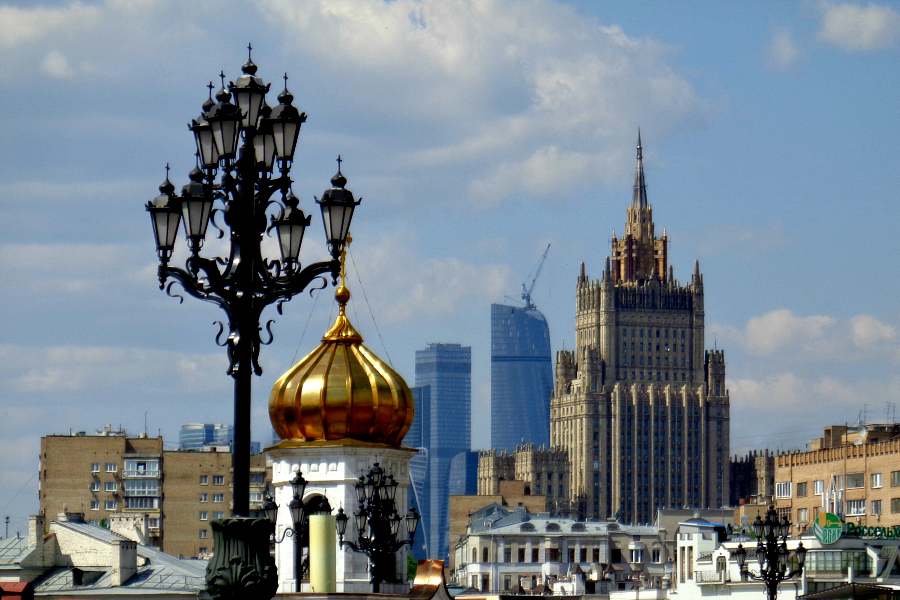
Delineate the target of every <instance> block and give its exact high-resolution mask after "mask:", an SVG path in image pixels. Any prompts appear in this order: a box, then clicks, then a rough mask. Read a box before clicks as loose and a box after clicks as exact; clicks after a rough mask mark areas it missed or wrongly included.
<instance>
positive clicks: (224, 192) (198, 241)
mask: <svg viewBox="0 0 900 600" xmlns="http://www.w3.org/2000/svg"><path fill="white" fill-rule="evenodd" d="M251 49H252V48H251ZM256 68H257V67H256V65H255V64H254V63H253V61H252V60H250V59H248V60H247V62H246V63H245V64H244V65H243V67H242V71H243V74H242V75H241V76H240V77H238V79H237V82H233V83H229V84H228V89H226V86H225V75H224V73H223V74H221V77H222V88H221V89H220V90H219V92H218V93H217V94H216V97H215V100H213V98H212V88H213V86H212V84H210V85H209V88H210V98H209V99H207V100H206V102H205V103H204V104H203V111H202V112H201V114H200V116H199V117H197V118H196V119H194V120H193V121H192V123H191V124H190V125H189V128H190V129H191V131H192V132H193V133H194V138H195V141H196V144H197V163H198V166H197V167H196V168H195V169H194V170H193V171H191V174H190V183H188V184H187V185H185V186H184V188H183V189H182V193H181V195H177V194H176V193H175V186H174V185H172V183H171V182H170V181H169V177H168V167H166V180H165V181H164V182H163V184H162V185H160V187H159V191H160V195H159V196H157V197H156V198H155V199H154V200H152V201H150V202H149V203H148V204H147V210H148V211H149V212H150V216H151V218H152V221H153V231H154V234H155V236H156V248H157V254H158V255H159V261H160V266H159V286H160V289H165V290H166V292H167V293H168V294H169V295H170V296H175V297H178V298H179V299H181V297H180V296H178V295H177V294H173V293H172V286H173V285H174V284H175V283H176V282H177V283H178V284H179V285H181V287H182V288H183V289H184V290H185V291H186V292H187V293H188V294H190V295H191V296H194V297H195V298H199V299H200V300H206V301H207V302H212V303H213V304H217V305H218V306H219V307H220V308H221V309H222V310H223V311H225V314H226V316H227V320H228V324H227V330H228V333H227V337H226V336H225V328H226V326H225V325H224V324H223V323H221V322H219V333H218V335H217V337H216V343H217V344H218V345H220V346H225V347H227V350H228V360H229V367H228V374H229V375H231V377H232V378H233V379H234V446H233V448H232V460H233V474H232V477H233V482H234V488H233V490H234V492H233V503H234V504H233V512H234V514H235V515H238V516H245V517H246V516H249V512H250V510H249V509H250V402H251V378H252V375H253V374H254V373H255V374H256V375H260V374H261V373H262V368H261V367H260V365H259V350H260V346H261V345H266V344H269V343H271V341H272V332H271V329H270V326H271V323H272V321H269V322H268V323H266V326H265V328H266V332H267V333H268V339H267V340H265V341H263V339H262V337H261V335H260V334H261V330H262V328H261V327H260V315H261V313H262V311H263V309H264V308H266V307H267V306H269V305H271V304H277V308H278V312H279V314H280V313H281V304H282V303H283V302H285V301H287V300H290V299H291V297H292V296H294V295H296V294H298V293H300V292H302V291H303V290H304V289H306V287H307V286H308V285H309V284H310V283H312V282H313V281H314V280H315V279H316V278H318V277H320V276H322V275H324V274H326V273H330V274H331V277H332V281H333V282H336V281H335V280H336V278H337V275H338V272H339V271H340V260H339V257H340V254H341V250H342V248H343V245H344V242H345V241H346V238H347V231H348V230H349V227H350V220H351V218H352V217H353V210H354V208H355V207H356V205H358V204H359V201H358V200H355V199H354V198H353V194H352V193H351V192H350V191H349V190H347V189H345V187H344V185H345V184H346V182H347V180H346V178H344V176H343V175H342V174H341V171H340V157H338V173H337V175H335V176H334V178H332V185H333V187H332V188H331V189H329V190H327V191H326V192H325V194H324V195H323V197H322V199H321V200H318V199H317V202H318V204H319V207H320V209H321V211H322V219H323V223H324V225H325V233H326V239H327V245H328V247H329V249H330V251H331V257H332V259H331V260H330V261H327V262H318V263H313V264H309V265H306V266H305V267H302V268H301V263H300V260H299V254H300V246H301V243H302V241H303V233H304V230H305V228H306V226H307V225H309V223H310V217H308V216H306V215H305V214H304V213H303V211H302V210H300V208H299V207H298V204H299V203H298V201H297V198H296V197H294V195H293V193H292V192H291V182H292V180H291V178H290V170H291V166H292V163H293V157H294V149H295V147H296V144H297V139H298V137H299V134H300V126H301V125H302V124H303V122H304V121H306V113H301V112H299V111H298V110H297V109H296V108H295V107H294V106H293V105H292V102H293V100H294V97H293V96H292V95H291V93H290V92H289V91H288V89H287V75H285V78H284V79H285V88H284V91H282V92H281V93H280V94H279V95H278V102H279V103H278V105H277V106H275V107H274V108H271V107H269V106H267V105H266V102H265V95H266V92H267V91H268V90H269V84H264V83H263V82H262V79H260V78H259V77H257V76H256ZM232 98H233V99H234V103H232V101H231V100H232ZM217 174H218V175H219V178H218V181H217ZM278 192H280V200H279V199H278V198H277V197H276V194H277V193H278ZM216 201H219V202H221V204H222V206H221V207H219V208H214V207H213V206H214V204H215V202H216ZM270 208H273V209H274V211H270V212H267V211H269V209H270ZM216 213H219V214H220V215H221V216H222V219H223V221H224V226H225V228H226V229H227V230H229V237H230V248H229V251H228V253H227V255H226V256H222V257H218V256H215V257H212V258H204V257H201V256H200V250H201V248H202V247H203V242H204V240H205V239H206V231H207V226H208V225H209V223H210V221H212V222H213V226H214V227H216V229H218V231H219V235H218V237H219V238H221V237H223V236H224V235H225V231H224V230H223V229H221V228H219V227H218V224H217V223H216V219H215V215H216ZM181 221H184V229H185V236H186V238H187V243H188V248H189V249H190V252H191V254H190V257H189V258H188V259H187V262H186V263H185V268H184V269H181V268H178V267H173V266H170V265H169V260H170V258H171V257H172V252H173V250H174V247H175V241H176V238H177V234H178V227H179V224H180V222H181ZM272 229H274V230H275V234H276V235H277V237H278V242H279V247H280V249H281V257H280V258H279V259H273V260H269V259H266V258H265V257H264V256H263V253H262V250H261V243H262V239H263V234H268V233H269V232H270V231H271V230H272ZM169 280H172V281H170V282H169V283H168V285H166V282H167V281H169ZM223 338H224V339H223Z"/></svg>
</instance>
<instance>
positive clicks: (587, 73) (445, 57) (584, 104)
mask: <svg viewBox="0 0 900 600" xmlns="http://www.w3.org/2000/svg"><path fill="white" fill-rule="evenodd" d="M263 12H264V14H265V15H267V16H268V18H269V19H271V21H272V23H273V24H274V25H275V26H277V27H280V28H282V29H283V30H284V31H285V33H286V34H287V36H286V37H287V39H289V40H290V43H291V44H293V45H294V49H295V51H296V52H297V53H299V54H302V55H304V56H307V57H310V56H311V58H312V60H315V61H318V62H320V63H321V64H322V67H323V69H327V70H335V71H336V72H338V73H342V74H344V75H345V79H346V80H347V81H348V82H359V84H361V85H362V87H360V88H359V89H358V90H356V91H354V90H353V89H352V88H351V89H349V90H348V91H347V93H346V94H344V99H345V100H346V102H348V103H350V104H351V106H353V111H354V112H357V111H359V112H362V111H366V112H368V113H369V114H371V113H372V112H377V113H378V114H383V120H384V121H385V122H387V123H392V122H397V127H401V128H402V131H407V130H413V129H416V128H421V129H426V128H427V135H420V136H414V138H415V142H411V141H410V140H412V139H413V136H400V138H399V140H400V141H394V142H393V143H398V144H401V145H402V144H407V143H409V144H413V143H414V144H416V145H417V146H416V147H409V148H402V149H401V152H402V153H403V155H404V156H405V157H406V160H407V161H408V164H409V165H415V167H416V168H421V167H422V165H429V166H433V167H436V166H440V167H447V166H449V165H454V164H455V165H458V166H460V167H462V169H460V171H462V172H465V173H466V182H465V184H463V185H462V186H460V187H461V188H462V189H467V187H468V189H469V193H470V194H471V195H472V196H474V198H473V199H474V200H475V201H477V202H479V203H483V202H488V203H497V202H501V201H503V200H504V199H507V198H510V197H515V196H519V195H542V196H545V197H548V198H550V199H552V198H562V197H564V196H563V195H561V194H558V193H552V192H554V191H558V190H559V189H560V187H562V189H567V188H571V187H572V186H574V185H576V182H577V185H580V186H589V185H591V184H592V183H594V184H595V183H598V182H599V183H611V184H615V185H618V184H620V183H621V181H622V180H623V179H622V178H623V177H626V178H627V174H628V172H629V171H630V169H631V168H632V166H633V162H632V161H633V159H632V156H631V150H630V148H631V145H630V143H629V142H626V140H629V141H630V140H632V139H633V138H634V137H635V135H636V132H637V128H638V125H643V126H645V129H646V130H647V131H652V132H653V133H652V135H653V136H655V137H656V139H664V138H666V137H667V136H668V135H669V134H670V133H671V132H672V131H674V130H677V129H679V128H683V127H685V126H688V125H691V124H696V123H701V122H704V121H705V120H706V119H707V118H708V117H709V115H710V113H711V112H712V107H711V105H710V104H709V103H708V102H706V101H704V100H702V99H700V98H698V97H697V95H696V93H695V92H694V90H693V88H692V87H691V85H690V84H689V83H688V82H687V81H686V80H685V79H684V78H682V77H681V76H679V75H677V74H676V73H674V72H673V70H672V69H671V67H670V66H669V64H668V57H669V53H670V51H671V49H670V48H668V47H666V46H664V45H662V44H660V43H658V42H656V41H654V40H650V39H640V38H632V37H628V36H627V35H626V34H625V32H624V31H623V30H622V29H621V28H620V27H617V26H611V27H603V26H600V24H599V23H598V22H597V21H596V20H594V19H592V18H590V17H585V16H584V15H579V14H577V13H575V12H574V10H573V9H572V8H571V7H569V6H565V5H562V4H558V3H554V2H550V1H548V0H530V1H525V2H514V1H511V0H478V1H476V0H446V1H435V0H426V1H416V0H396V1H394V2H382V1H380V0H377V1H376V0H327V1H325V0H318V1H308V2H290V1H288V0H268V1H267V2H265V3H264V4H263ZM401 116H402V117H401ZM401 118H402V122H399V121H398V119H401ZM498 156H502V157H503V160H502V161H498V160H497V157H498ZM399 167H400V168H406V165H400V166H399ZM394 168H397V165H395V166H394ZM473 181H474V183H471V182H473ZM463 199H464V198H463Z"/></svg>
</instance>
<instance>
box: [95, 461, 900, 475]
mask: <svg viewBox="0 0 900 600" xmlns="http://www.w3.org/2000/svg"><path fill="white" fill-rule="evenodd" d="M99 472H100V463H91V473H99ZM891 475H893V473H891Z"/></svg>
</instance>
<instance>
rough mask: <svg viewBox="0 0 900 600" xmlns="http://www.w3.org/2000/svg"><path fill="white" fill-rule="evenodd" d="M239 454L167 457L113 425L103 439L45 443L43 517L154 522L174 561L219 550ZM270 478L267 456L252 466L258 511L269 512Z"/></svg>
mask: <svg viewBox="0 0 900 600" xmlns="http://www.w3.org/2000/svg"><path fill="white" fill-rule="evenodd" d="M231 479H232V478H231V452H230V451H228V449H227V448H220V447H216V446H213V447H211V448H208V449H205V450H200V451H194V450H190V451H182V450H164V449H163V439H162V437H155V438H151V437H146V436H145V435H141V436H139V437H128V436H126V434H125V432H124V431H116V430H113V429H111V428H110V427H109V426H107V427H106V428H105V429H104V430H103V431H100V432H97V434H95V435H86V434H85V433H84V432H79V433H76V434H73V435H50V436H46V437H43V438H41V465H40V491H39V496H40V514H41V515H42V516H43V517H44V519H45V522H50V521H52V520H53V519H55V518H56V516H57V515H58V514H59V513H61V512H65V511H68V512H81V513H84V517H85V520H87V521H88V522H93V523H96V524H106V523H108V521H109V519H110V517H112V516H121V515H146V519H147V525H148V529H149V537H150V541H151V543H152V545H153V546H155V547H157V548H159V549H160V550H162V551H163V552H166V553H167V554H170V555H172V556H184V557H200V556H205V555H207V554H208V553H209V552H211V551H212V530H211V529H210V524H209V522H210V521H212V520H213V519H220V518H226V517H230V516H231V505H232V504H231ZM270 480H271V476H269V475H267V468H266V459H265V455H263V454H260V455H256V456H253V457H252V459H251V474H250V481H251V492H250V496H251V497H250V501H251V504H250V507H251V511H253V510H261V509H262V501H263V491H264V489H265V485H266V481H270Z"/></svg>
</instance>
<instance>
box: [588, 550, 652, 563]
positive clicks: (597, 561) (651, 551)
mask: <svg viewBox="0 0 900 600" xmlns="http://www.w3.org/2000/svg"><path fill="white" fill-rule="evenodd" d="M651 552H652V557H653V562H655V563H658V562H659V559H660V554H661V553H660V550H659V549H658V548H657V549H655V550H652V551H651ZM597 562H600V561H597Z"/></svg>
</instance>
